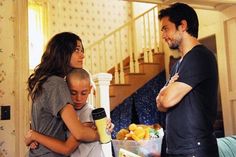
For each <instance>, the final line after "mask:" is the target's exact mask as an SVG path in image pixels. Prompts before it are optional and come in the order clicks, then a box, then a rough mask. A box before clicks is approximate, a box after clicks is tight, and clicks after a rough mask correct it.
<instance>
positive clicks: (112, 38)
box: [85, 6, 159, 84]
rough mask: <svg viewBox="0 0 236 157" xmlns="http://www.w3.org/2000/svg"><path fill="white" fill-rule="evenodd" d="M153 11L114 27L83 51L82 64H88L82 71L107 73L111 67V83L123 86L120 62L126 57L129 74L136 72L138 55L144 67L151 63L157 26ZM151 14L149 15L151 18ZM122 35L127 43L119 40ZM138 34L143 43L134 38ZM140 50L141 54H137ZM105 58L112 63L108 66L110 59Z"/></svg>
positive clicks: (121, 63) (156, 44) (155, 45)
mask: <svg viewBox="0 0 236 157" xmlns="http://www.w3.org/2000/svg"><path fill="white" fill-rule="evenodd" d="M155 11H157V6H155V7H153V8H151V9H149V10H147V11H145V12H144V13H142V14H141V15H139V16H137V17H135V18H133V19H131V20H130V21H129V22H127V23H126V24H124V25H123V26H120V27H118V28H117V29H115V30H114V31H112V32H111V33H108V34H107V35H105V36H104V37H102V38H101V39H100V40H98V41H97V42H95V43H93V44H91V45H90V46H89V47H87V48H86V51H85V52H86V53H85V54H86V58H87V59H86V60H89V61H91V63H90V62H85V67H86V68H87V69H88V70H89V71H91V73H93V74H94V73H98V72H107V71H108V70H110V69H111V68H112V67H115V68H114V82H115V83H116V84H123V83H124V71H123V66H124V65H123V60H124V59H125V58H127V57H128V55H129V56H130V66H131V68H130V72H131V73H139V72H140V70H139V63H138V62H139V61H138V60H139V58H140V53H143V52H144V57H145V61H144V62H145V63H148V62H150V63H152V60H153V59H152V50H153V49H154V50H157V49H158V48H157V46H158V43H157V39H156V38H157V32H156V31H157V28H156V27H157V26H159V25H158V24H157V22H156V21H157V19H156V18H157V16H156V15H157V13H156V14H155ZM151 12H153V14H152V13H151ZM152 15H153V18H154V19H152V21H153V23H154V25H153V26H150V17H149V16H152ZM142 21H143V22H142ZM140 26H141V27H140ZM138 27H139V28H138ZM142 27H143V28H142ZM152 27H154V28H152ZM153 31H154V32H153ZM151 32H152V33H151ZM124 33H127V34H128V35H127V36H128V39H127V38H125V40H123V39H124V38H123V34H124ZM130 33H131V34H130ZM138 34H140V37H142V36H144V38H143V39H141V38H138ZM121 36H122V38H121ZM152 38H155V39H153V41H152ZM138 41H139V42H138ZM158 41H159V40H158ZM143 42H144V43H143ZM141 43H143V44H141ZM153 43H154V44H153ZM143 46H144V47H143ZM125 49H128V50H129V52H128V53H125V51H124V50H125ZM141 49H144V51H140V50H141ZM154 52H157V51H154ZM107 57H112V58H113V59H114V60H113V61H112V62H111V60H110V58H107Z"/></svg>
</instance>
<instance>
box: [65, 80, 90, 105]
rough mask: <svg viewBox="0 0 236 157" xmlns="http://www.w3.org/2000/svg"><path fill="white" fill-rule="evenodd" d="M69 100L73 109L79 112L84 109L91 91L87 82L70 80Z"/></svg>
mask: <svg viewBox="0 0 236 157" xmlns="http://www.w3.org/2000/svg"><path fill="white" fill-rule="evenodd" d="M69 88H70V92H71V98H72V101H73V102H74V108H75V109H77V110H79V109H81V108H83V107H84V105H85V104H86V101H87V99H88V95H89V94H90V91H91V88H92V87H91V86H90V82H89V81H88V80H77V79H72V80H71V81H70V83H69Z"/></svg>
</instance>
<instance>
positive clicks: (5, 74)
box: [0, 0, 131, 157]
mask: <svg viewBox="0 0 236 157" xmlns="http://www.w3.org/2000/svg"><path fill="white" fill-rule="evenodd" d="M47 2H48V13H49V26H50V27H49V33H48V35H49V37H51V36H53V35H54V34H56V33H59V32H62V31H71V32H74V33H77V34H78V35H79V36H80V37H81V38H82V39H83V43H84V46H85V47H86V46H88V45H89V44H91V43H93V42H94V41H96V40H97V39H99V38H101V37H102V36H103V35H104V34H105V33H108V32H110V31H112V30H113V29H114V28H116V27H117V26H120V25H122V24H124V23H125V22H126V21H128V20H129V19H130V17H131V14H130V3H129V2H125V1H119V0H99V1H98V0H86V1H84V0H65V1H57V0H50V1H47ZM15 6H16V0H0V106H4V105H9V106H10V107H11V119H10V120H0V157H14V156H17V154H15V142H16V137H15V126H16V124H15V119H14V110H15V105H16V100H15V97H14V93H15V92H14V91H15V87H16V85H15V83H14V79H15V77H14V76H15V71H16V70H17V69H16V68H15V60H16V58H15V53H17V50H16V49H15V47H16V46H15V28H14V27H15V24H16V23H15V12H16V11H15V10H14V9H15Z"/></svg>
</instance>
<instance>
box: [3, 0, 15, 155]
mask: <svg viewBox="0 0 236 157" xmlns="http://www.w3.org/2000/svg"><path fill="white" fill-rule="evenodd" d="M14 5H15V0H0V106H5V105H10V106H11V115H12V114H13V112H12V111H14V103H15V102H14V69H15V64H14V63H15V61H14V60H15V57H14V56H15V49H14V47H15V46H14V24H15V17H14ZM14 144H15V123H14V116H11V119H10V120H0V157H13V156H14V152H15V147H14Z"/></svg>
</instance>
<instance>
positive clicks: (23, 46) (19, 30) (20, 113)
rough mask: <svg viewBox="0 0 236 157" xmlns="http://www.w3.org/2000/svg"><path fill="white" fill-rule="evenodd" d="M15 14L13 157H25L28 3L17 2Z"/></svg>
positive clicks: (27, 124)
mask: <svg viewBox="0 0 236 157" xmlns="http://www.w3.org/2000/svg"><path fill="white" fill-rule="evenodd" d="M15 3H16V5H15V6H16V8H15V10H16V13H15V20H16V25H15V63H16V64H15V110H14V116H15V128H16V130H15V131H16V132H15V133H16V139H15V141H16V143H15V151H16V152H15V156H16V157H19V156H20V157H24V156H26V152H27V147H26V146H25V143H24V135H25V133H26V131H27V130H28V129H29V101H28V99H27V90H26V88H27V78H28V76H29V61H28V60H29V55H28V1H27V0H17V1H16V2H15Z"/></svg>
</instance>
